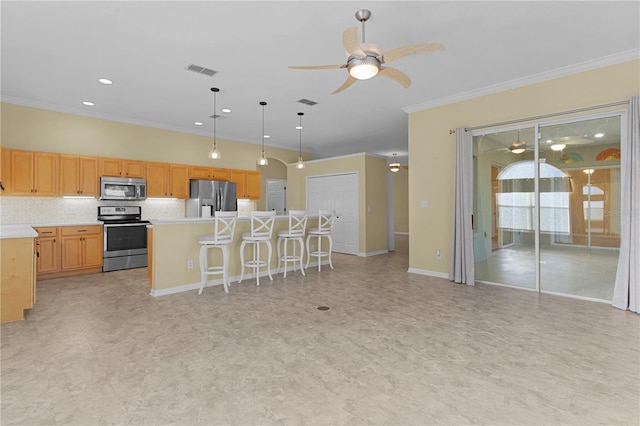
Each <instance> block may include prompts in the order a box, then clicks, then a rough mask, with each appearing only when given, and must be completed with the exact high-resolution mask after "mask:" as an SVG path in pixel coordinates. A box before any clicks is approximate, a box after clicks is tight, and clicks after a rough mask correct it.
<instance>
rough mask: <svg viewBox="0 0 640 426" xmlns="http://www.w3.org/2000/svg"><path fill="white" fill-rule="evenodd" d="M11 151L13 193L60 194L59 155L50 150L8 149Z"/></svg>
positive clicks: (11, 188)
mask: <svg viewBox="0 0 640 426" xmlns="http://www.w3.org/2000/svg"><path fill="white" fill-rule="evenodd" d="M7 151H10V152H11V163H10V165H9V169H10V178H9V182H10V187H9V188H10V189H9V191H7V192H8V193H10V194H11V195H30V196H41V197H52V196H56V195H58V185H57V183H58V160H59V155H58V154H53V153H49V152H32V151H18V150H7Z"/></svg>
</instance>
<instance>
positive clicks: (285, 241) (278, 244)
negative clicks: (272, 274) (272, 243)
mask: <svg viewBox="0 0 640 426" xmlns="http://www.w3.org/2000/svg"><path fill="white" fill-rule="evenodd" d="M283 240H284V249H285V250H286V249H287V240H286V239H283V238H278V240H277V241H276V251H277V252H278V270H277V271H276V274H278V273H280V262H281V261H282V257H281V256H280V243H281V242H282V241H283ZM284 273H285V274H286V273H287V262H285V263H284ZM284 277H285V278H286V277H287V276H286V275H285V276H284Z"/></svg>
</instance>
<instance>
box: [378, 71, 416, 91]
mask: <svg viewBox="0 0 640 426" xmlns="http://www.w3.org/2000/svg"><path fill="white" fill-rule="evenodd" d="M378 75H379V76H382V77H387V78H390V79H391V80H395V81H397V82H398V83H400V84H401V85H402V87H404V88H405V89H406V88H407V87H409V86H411V79H410V78H409V76H408V75H406V74H405V73H403V72H402V71H400V70H397V69H395V68H390V67H385V68H382V69H381V70H380V72H379V73H378Z"/></svg>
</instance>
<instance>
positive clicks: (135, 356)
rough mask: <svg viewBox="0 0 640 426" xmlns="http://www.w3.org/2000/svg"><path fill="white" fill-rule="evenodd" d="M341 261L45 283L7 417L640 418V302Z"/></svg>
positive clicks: (6, 368)
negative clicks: (176, 284) (160, 286)
mask: <svg viewBox="0 0 640 426" xmlns="http://www.w3.org/2000/svg"><path fill="white" fill-rule="evenodd" d="M405 243H406V241H405ZM334 266H335V269H334V270H330V269H323V270H322V272H318V271H317V270H315V269H309V271H308V275H307V276H306V277H302V276H301V275H300V273H291V274H288V276H287V279H286V280H285V279H283V278H282V275H277V276H275V277H274V281H273V282H268V281H263V282H261V285H260V287H256V286H255V282H254V281H251V280H248V281H244V282H243V283H242V284H233V285H232V286H231V289H230V292H229V294H225V293H224V291H223V289H222V287H221V286H217V287H213V288H207V289H205V292H204V294H203V295H202V296H200V297H198V296H197V295H196V291H193V292H189V293H182V294H176V295H171V296H164V297H160V298H152V297H150V296H149V295H148V287H147V280H146V270H144V269H141V270H130V271H121V272H111V273H107V274H96V275H91V276H85V277H75V278H66V279H58V280H50V281H44V282H40V283H39V284H38V304H37V305H36V306H35V307H34V308H33V309H31V310H30V311H29V312H28V315H27V319H26V320H25V321H22V322H17V323H10V324H3V325H2V327H1V332H2V335H1V343H2V346H1V357H2V358H1V361H2V363H1V381H2V383H1V386H2V387H1V392H0V397H1V400H2V405H1V412H0V415H1V419H0V423H1V424H2V425H16V424H18V425H107V424H118V425H120V424H122V425H129V424H131V425H199V424H202V425H210V424H233V425H254V424H281V425H334V424H338V425H339V424H380V425H409V424H410V425H457V424H495V425H516V424H517V425H520V424H523V425H540V424H574V425H587V424H610V425H622V424H633V425H637V424H639V422H640V362H638V360H639V354H640V331H639V330H640V316H639V315H636V314H633V313H630V312H624V311H620V310H617V309H614V308H611V307H610V306H608V305H605V304H601V303H593V302H586V301H580V300H573V299H568V298H563V297H557V296H551V295H540V294H536V293H532V292H527V291H518V290H514V289H508V288H502V287H495V286H488V285H478V286H476V287H467V286H462V285H456V284H452V283H450V282H448V281H447V280H444V279H439V278H431V277H425V276H420V275H415V274H408V273H407V272H406V270H407V267H408V259H407V252H406V245H405V246H402V244H399V245H398V251H396V252H395V253H391V254H388V255H381V256H375V257H371V258H358V257H353V256H345V255H334ZM318 306H328V307H329V308H330V309H329V310H327V311H320V310H318V309H317V307H318Z"/></svg>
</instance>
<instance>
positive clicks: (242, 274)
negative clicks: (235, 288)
mask: <svg viewBox="0 0 640 426" xmlns="http://www.w3.org/2000/svg"><path fill="white" fill-rule="evenodd" d="M246 245H247V242H246V241H243V242H242V244H240V265H242V271H241V272H240V280H238V284H240V283H241V282H242V278H243V277H244V246H246Z"/></svg>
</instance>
